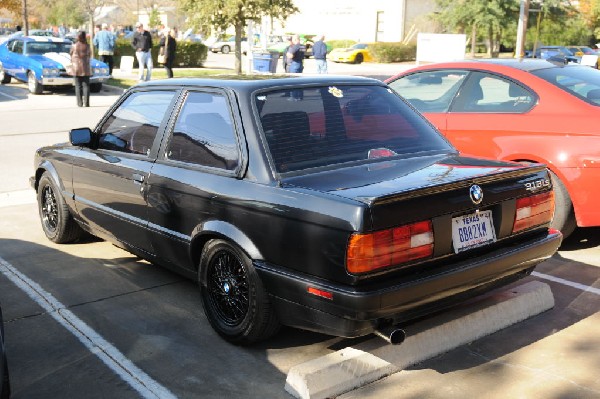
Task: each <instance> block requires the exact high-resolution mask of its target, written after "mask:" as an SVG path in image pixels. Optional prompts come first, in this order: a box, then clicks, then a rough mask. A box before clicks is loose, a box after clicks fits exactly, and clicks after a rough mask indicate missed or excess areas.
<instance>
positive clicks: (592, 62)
mask: <svg viewBox="0 0 600 399" xmlns="http://www.w3.org/2000/svg"><path fill="white" fill-rule="evenodd" d="M567 49H569V51H570V52H572V53H573V55H575V56H578V57H581V61H580V62H579V63H580V64H587V65H588V66H592V67H594V68H598V65H599V62H598V58H599V57H598V56H600V54H599V53H598V52H597V51H596V50H593V49H592V48H590V47H587V46H568V47H567ZM586 57H588V58H589V60H586V59H585V58H586Z"/></svg>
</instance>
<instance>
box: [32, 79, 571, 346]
mask: <svg viewBox="0 0 600 399" xmlns="http://www.w3.org/2000/svg"><path fill="white" fill-rule="evenodd" d="M34 162H35V171H34V177H32V178H31V183H32V186H33V187H34V188H35V190H36V192H37V199H38V207H39V214H40V218H41V224H42V228H43V231H44V233H45V234H46V236H47V237H48V239H50V240H51V241H53V242H56V243H67V242H72V241H75V240H77V239H78V238H79V237H80V236H81V234H82V232H83V231H87V232H89V233H92V234H94V235H96V236H98V237H102V238H104V239H106V240H109V241H111V242H113V243H114V244H115V245H117V246H120V247H122V248H124V249H126V250H129V251H131V252H132V253H134V254H137V255H139V256H141V257H143V258H145V259H148V260H149V261H151V262H153V263H156V264H160V265H163V266H165V267H169V268H172V269H173V270H176V271H178V272H179V273H181V274H183V275H185V276H188V277H190V278H192V279H195V280H197V281H198V282H199V286H200V293H201V298H202V302H203V305H204V311H205V314H206V316H207V318H208V321H209V322H210V324H211V325H212V327H213V328H214V329H215V330H216V331H217V332H218V333H219V334H220V335H221V336H223V337H224V338H225V339H226V340H229V341H231V342H234V343H238V344H248V343H252V342H256V341H258V340H262V339H266V338H268V337H270V336H271V335H273V334H274V333H275V332H276V331H277V329H278V327H279V326H280V325H281V324H283V325H288V326H293V327H298V328H303V329H307V330H313V331H318V332H321V333H326V334H332V335H338V336H345V337H356V336H362V335H365V334H369V333H371V332H373V331H374V330H375V329H383V328H388V327H389V328H391V326H393V325H395V324H396V323H399V322H403V321H406V320H409V319H412V318H415V317H420V316H422V315H425V314H428V313H430V312H434V311H437V310H440V309H442V308H444V307H447V306H449V305H451V304H455V303H459V302H461V301H463V300H464V299H466V298H468V297H472V296H475V295H477V294H480V293H482V292H487V291H489V290H491V289H493V288H494V287H499V286H503V285H505V284H507V283H509V282H512V281H515V280H517V279H519V278H521V277H524V276H526V275H528V274H529V273H530V272H531V271H532V270H533V268H534V267H535V265H536V264H538V263H539V262H541V261H543V260H544V259H546V258H548V257H550V256H552V254H554V253H555V251H556V250H557V248H558V246H559V245H560V242H561V237H562V236H561V234H560V232H558V231H554V230H549V228H548V226H549V223H550V219H551V217H552V213H553V211H552V209H553V191H552V186H551V182H550V176H549V174H548V171H547V169H546V168H545V167H544V166H543V165H527V164H518V163H512V162H500V161H496V160H485V159H481V158H466V157H463V156H460V155H459V154H458V152H457V151H456V150H455V149H454V147H452V146H451V145H450V144H449V143H448V141H447V140H445V139H444V138H443V137H442V136H441V135H440V134H439V133H438V132H437V131H436V130H435V129H434V128H433V127H432V126H431V125H430V124H429V123H428V122H427V121H426V120H425V118H423V117H422V116H421V115H419V114H418V113H417V112H415V111H414V110H413V109H412V108H411V107H410V106H409V105H408V104H407V103H405V102H404V101H403V100H402V99H401V98H400V97H399V96H397V95H396V94H395V93H394V92H393V91H392V90H391V89H390V88H389V87H388V86H386V85H385V84H384V83H382V82H381V81H378V80H375V79H368V78H363V77H352V76H346V77H344V76H341V77H340V76H338V77H333V76H330V77H322V76H319V77H314V76H313V77H310V76H302V77H265V76H260V77H254V78H253V77H248V76H245V77H243V79H239V78H237V79H233V78H232V79H226V78H220V79H185V78H182V79H168V80H162V81H160V80H157V81H151V82H147V83H142V84H140V85H138V86H135V87H133V88H131V89H129V90H127V91H126V92H125V93H124V94H123V95H122V96H121V97H120V98H119V99H118V100H117V102H116V104H115V105H114V106H113V107H112V108H111V109H110V110H109V111H108V112H107V114H106V115H105V116H104V117H103V118H102V119H101V121H100V123H99V124H98V125H97V127H96V128H95V129H94V130H90V129H89V128H80V129H74V130H72V131H71V132H70V143H67V144H58V145H55V146H50V147H43V148H40V149H39V150H37V152H36V155H35V161H34ZM398 335H399V334H394V332H392V333H391V336H392V338H393V337H397V336H398ZM392 338H391V339H392ZM392 340H393V339H392Z"/></svg>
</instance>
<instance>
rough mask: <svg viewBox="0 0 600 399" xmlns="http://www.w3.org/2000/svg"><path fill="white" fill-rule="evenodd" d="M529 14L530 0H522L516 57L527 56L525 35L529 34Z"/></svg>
mask: <svg viewBox="0 0 600 399" xmlns="http://www.w3.org/2000/svg"><path fill="white" fill-rule="evenodd" d="M528 16H529V0H521V9H520V11H519V24H518V26H517V45H516V46H515V58H523V57H524V56H525V36H526V34H527V19H528Z"/></svg>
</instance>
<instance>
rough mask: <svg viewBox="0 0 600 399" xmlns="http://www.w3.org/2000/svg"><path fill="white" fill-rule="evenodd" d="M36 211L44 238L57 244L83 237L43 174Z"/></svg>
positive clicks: (53, 187)
mask: <svg viewBox="0 0 600 399" xmlns="http://www.w3.org/2000/svg"><path fill="white" fill-rule="evenodd" d="M37 202H38V211H39V214H40V221H41V222H42V229H43V230H44V234H46V237H48V239H49V240H50V241H52V242H55V243H57V244H64V243H68V242H73V241H75V240H77V239H78V238H80V237H81V236H82V235H83V230H82V229H81V227H80V226H79V225H78V224H77V222H76V221H75V220H73V216H72V215H71V211H70V210H69V207H68V206H67V204H66V203H65V201H64V199H63V197H62V195H61V194H60V190H59V189H58V187H57V186H56V184H55V183H54V181H53V180H52V178H51V177H50V175H49V174H48V173H47V172H45V173H44V174H43V175H42V178H41V179H40V182H39V184H38V190H37Z"/></svg>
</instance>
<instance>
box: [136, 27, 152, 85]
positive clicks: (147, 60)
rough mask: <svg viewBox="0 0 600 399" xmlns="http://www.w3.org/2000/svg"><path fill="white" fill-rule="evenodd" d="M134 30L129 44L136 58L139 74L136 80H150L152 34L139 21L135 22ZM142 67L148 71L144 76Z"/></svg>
mask: <svg viewBox="0 0 600 399" xmlns="http://www.w3.org/2000/svg"><path fill="white" fill-rule="evenodd" d="M135 30H136V32H135V33H134V34H133V39H132V40H131V45H132V46H133V48H134V49H135V56H136V58H137V60H138V65H139V70H140V72H139V74H138V80H139V81H140V82H143V81H144V80H150V78H151V77H152V67H153V65H152V55H151V54H150V50H151V49H152V35H150V32H148V31H147V30H145V29H144V25H142V23H141V22H138V23H137V24H135ZM144 67H145V68H147V70H148V72H147V73H146V76H145V77H144Z"/></svg>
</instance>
